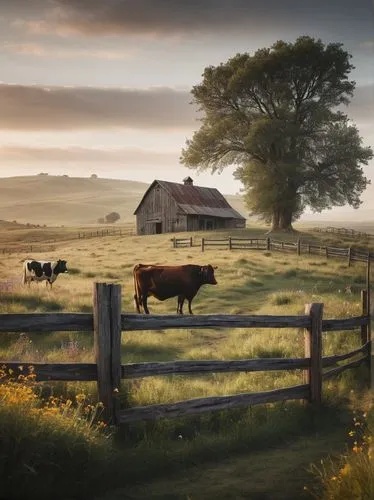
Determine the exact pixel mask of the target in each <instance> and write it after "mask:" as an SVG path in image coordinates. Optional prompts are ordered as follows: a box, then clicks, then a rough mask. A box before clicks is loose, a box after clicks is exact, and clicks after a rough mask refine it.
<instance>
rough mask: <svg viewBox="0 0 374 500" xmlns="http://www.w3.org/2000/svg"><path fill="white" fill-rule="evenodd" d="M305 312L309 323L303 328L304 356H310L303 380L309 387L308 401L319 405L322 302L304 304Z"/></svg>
mask: <svg viewBox="0 0 374 500" xmlns="http://www.w3.org/2000/svg"><path fill="white" fill-rule="evenodd" d="M305 313H306V314H308V313H309V315H310V319H311V325H310V327H309V328H307V329H305V333H304V337H305V357H306V358H310V365H309V369H308V370H306V372H305V380H306V382H307V383H308V384H309V387H310V395H309V401H310V402H311V403H312V404H313V405H314V406H319V405H320V404H321V400H322V315H323V304H306V306H305Z"/></svg>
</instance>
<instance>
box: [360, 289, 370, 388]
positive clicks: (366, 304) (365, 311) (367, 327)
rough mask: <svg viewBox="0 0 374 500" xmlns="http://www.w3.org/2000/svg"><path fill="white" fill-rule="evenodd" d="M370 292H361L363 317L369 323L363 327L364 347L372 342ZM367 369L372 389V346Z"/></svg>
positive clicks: (362, 339)
mask: <svg viewBox="0 0 374 500" xmlns="http://www.w3.org/2000/svg"><path fill="white" fill-rule="evenodd" d="M369 302H370V301H369V299H368V290H361V304H362V316H367V317H368V323H367V324H366V325H361V344H362V345H364V344H366V342H369V341H370V340H371V334H370V314H369V311H370V309H368V307H370V306H369ZM365 365H366V367H367V379H366V382H367V386H368V387H369V388H370V387H371V345H370V346H369V352H368V355H367V362H366V363H365ZM365 377H366V375H365Z"/></svg>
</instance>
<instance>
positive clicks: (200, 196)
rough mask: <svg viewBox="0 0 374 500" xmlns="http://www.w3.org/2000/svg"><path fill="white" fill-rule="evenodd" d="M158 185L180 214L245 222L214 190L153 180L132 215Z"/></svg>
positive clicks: (216, 190)
mask: <svg viewBox="0 0 374 500" xmlns="http://www.w3.org/2000/svg"><path fill="white" fill-rule="evenodd" d="M156 184H158V185H159V186H161V188H163V189H165V191H167V192H168V193H169V194H170V196H171V197H172V198H173V199H174V201H175V202H176V203H177V205H178V208H179V209H180V210H181V212H183V213H185V214H186V215H210V216H213V217H221V218H225V219H226V218H227V219H242V220H245V217H243V216H242V215H241V214H240V213H239V212H237V211H236V210H234V209H233V208H232V207H231V205H230V204H229V203H228V202H227V200H226V199H225V197H224V196H223V195H222V194H221V193H220V192H219V191H218V189H216V188H207V187H200V186H193V185H190V184H187V185H186V184H178V183H177V182H169V181H161V180H157V179H156V180H154V181H153V182H152V184H151V185H150V186H149V188H148V189H147V191H146V192H145V194H144V196H143V198H142V200H141V202H140V203H139V205H138V207H137V209H136V210H135V212H134V214H136V213H137V211H138V209H139V207H140V206H141V204H142V203H143V201H144V199H145V197H146V196H147V194H148V192H149V191H150V190H151V189H152V188H153V187H154V186H155V185H156Z"/></svg>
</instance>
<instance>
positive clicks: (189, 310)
mask: <svg viewBox="0 0 374 500" xmlns="http://www.w3.org/2000/svg"><path fill="white" fill-rule="evenodd" d="M194 297H195V295H193V296H192V297H187V300H188V312H189V313H190V314H193V312H192V309H191V304H192V301H193V298H194Z"/></svg>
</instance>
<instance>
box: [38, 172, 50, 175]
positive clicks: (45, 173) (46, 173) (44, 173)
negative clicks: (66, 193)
mask: <svg viewBox="0 0 374 500" xmlns="http://www.w3.org/2000/svg"><path fill="white" fill-rule="evenodd" d="M38 175H48V172H40V174H38Z"/></svg>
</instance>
